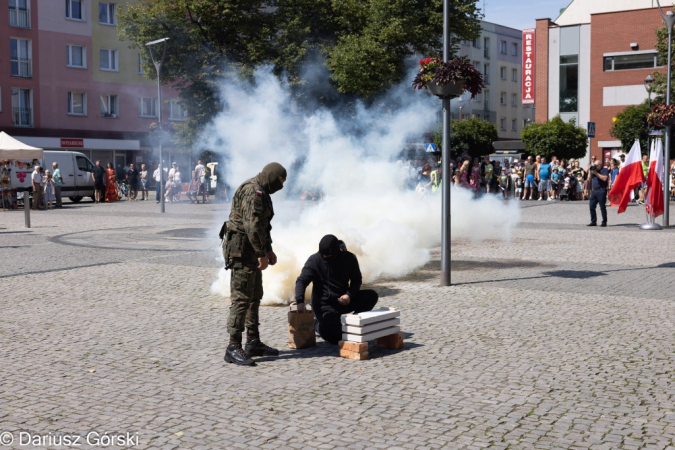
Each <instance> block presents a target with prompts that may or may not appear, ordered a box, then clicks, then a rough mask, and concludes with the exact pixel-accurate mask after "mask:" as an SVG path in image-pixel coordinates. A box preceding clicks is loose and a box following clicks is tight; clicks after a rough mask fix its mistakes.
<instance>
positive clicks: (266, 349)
mask: <svg viewBox="0 0 675 450" xmlns="http://www.w3.org/2000/svg"><path fill="white" fill-rule="evenodd" d="M246 356H248V357H249V358H250V357H251V356H279V350H277V349H276V348H272V347H270V346H268V345H265V344H263V343H262V341H261V340H260V338H255V339H251V338H248V339H246Z"/></svg>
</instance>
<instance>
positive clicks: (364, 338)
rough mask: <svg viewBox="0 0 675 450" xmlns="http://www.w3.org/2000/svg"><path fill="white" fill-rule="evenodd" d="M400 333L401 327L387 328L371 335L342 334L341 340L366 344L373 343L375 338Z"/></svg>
mask: <svg viewBox="0 0 675 450" xmlns="http://www.w3.org/2000/svg"><path fill="white" fill-rule="evenodd" d="M399 331H401V327H398V326H397V327H389V328H384V329H382V330H377V331H373V332H372V333H368V334H349V333H342V340H343V341H351V342H368V341H374V340H375V339H377V338H381V337H383V336H389V335H390V334H395V333H398V332H399Z"/></svg>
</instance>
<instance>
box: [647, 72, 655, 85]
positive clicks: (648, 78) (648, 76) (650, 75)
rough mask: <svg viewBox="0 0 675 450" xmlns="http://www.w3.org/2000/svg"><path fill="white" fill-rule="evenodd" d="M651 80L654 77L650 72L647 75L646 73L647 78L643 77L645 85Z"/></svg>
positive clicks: (651, 81)
mask: <svg viewBox="0 0 675 450" xmlns="http://www.w3.org/2000/svg"><path fill="white" fill-rule="evenodd" d="M653 82H654V77H653V76H652V74H651V73H650V74H649V75H647V78H645V84H646V85H651V84H652V83H653Z"/></svg>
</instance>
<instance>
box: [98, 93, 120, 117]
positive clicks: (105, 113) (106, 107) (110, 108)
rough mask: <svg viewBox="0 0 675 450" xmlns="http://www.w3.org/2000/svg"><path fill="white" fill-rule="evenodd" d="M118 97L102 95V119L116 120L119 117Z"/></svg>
mask: <svg viewBox="0 0 675 450" xmlns="http://www.w3.org/2000/svg"><path fill="white" fill-rule="evenodd" d="M117 108H118V103H117V96H116V95H101V117H111V118H115V117H117V115H118V109H117Z"/></svg>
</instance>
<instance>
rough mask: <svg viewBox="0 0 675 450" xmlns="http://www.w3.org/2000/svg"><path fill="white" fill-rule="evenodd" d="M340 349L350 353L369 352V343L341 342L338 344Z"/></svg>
mask: <svg viewBox="0 0 675 450" xmlns="http://www.w3.org/2000/svg"><path fill="white" fill-rule="evenodd" d="M338 348H339V349H340V350H346V351H348V352H356V353H360V352H367V351H368V343H367V342H351V341H340V342H338Z"/></svg>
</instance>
